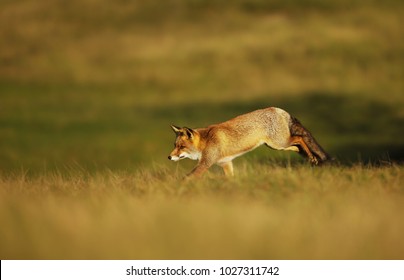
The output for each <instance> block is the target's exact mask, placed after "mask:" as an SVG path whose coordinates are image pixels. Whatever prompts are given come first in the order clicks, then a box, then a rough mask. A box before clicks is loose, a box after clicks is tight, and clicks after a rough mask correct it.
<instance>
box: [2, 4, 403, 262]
mask: <svg viewBox="0 0 404 280" xmlns="http://www.w3.org/2000/svg"><path fill="white" fill-rule="evenodd" d="M163 2H164V3H163ZM163 2H162V1H152V0H151V1H136V3H135V2H133V1H123V0H122V1H114V2H113V3H112V2H111V1H97V3H95V2H94V1H91V0H85V1H76V0H72V1H62V2H60V1H41V2H38V1H37V2H35V1H29V0H19V1H2V2H1V3H0V41H1V42H6V43H4V44H0V184H1V186H0V228H1V229H0V245H1V246H0V257H1V258H2V259H8V258H16V259H21V258H39V259H41V258H51V259H52V258H62V259H64V258H118V259H120V258H151V259H158V258H231V259H232V258H285V259H292V258H308V259H311V258H331V259H335V258H354V259H357V258H364V259H377V258H382V259H389V258H402V257H403V253H402V252H403V251H404V250H403V243H402V241H401V240H400V238H399V236H400V233H401V232H402V231H403V223H402V222H401V221H400V219H399V218H400V215H399V213H401V212H402V210H403V209H402V206H401V205H403V203H402V202H403V201H402V200H403V189H402V187H401V185H402V181H403V165H402V163H403V159H404V146H403V141H402V138H403V137H402V127H403V125H404V110H403V108H404V98H403V96H404V95H403V91H404V84H403V79H402V77H403V74H404V68H403V65H404V63H403V62H404V61H403V58H404V55H403V54H404V39H403V36H402V27H401V26H402V24H401V22H402V14H403V9H404V4H403V3H402V1H395V0H388V1H369V0H368V1H365V0H356V1H347V0H342V1H319V0H304V1H289V0H288V1H285V0H282V1H281V0H270V1H266V0H265V1H264V0H253V1H245V0H235V1H231V2H228V3H227V2H225V1H218V0H206V1H195V0H193V1H184V0H167V1H163ZM267 106H278V107H281V108H283V109H285V110H287V111H288V112H290V113H291V114H292V115H294V116H296V117H297V118H298V119H299V120H300V121H301V122H302V123H303V124H304V125H305V126H306V127H307V128H308V129H309V130H310V131H311V132H312V133H313V135H314V136H315V137H316V139H317V140H318V141H319V142H320V144H321V145H322V146H323V147H324V148H325V149H326V151H327V152H329V153H330V154H331V155H332V156H334V157H336V158H337V159H338V162H339V164H338V165H336V166H327V167H322V168H319V169H315V168H311V167H309V166H307V165H306V163H304V162H303V160H302V159H301V158H299V157H298V156H296V155H293V154H292V153H286V152H283V153H282V152H274V151H271V150H269V149H266V148H260V149H257V150H256V151H254V152H252V153H249V154H247V155H245V156H243V158H242V159H237V160H236V162H235V169H236V170H237V171H238V176H237V177H236V178H234V179H224V178H222V176H221V175H220V173H219V171H218V169H215V168H213V170H212V172H211V173H210V174H209V175H207V176H206V178H204V179H203V180H202V181H198V182H194V183H192V184H188V185H187V184H185V185H184V184H180V183H179V182H178V178H180V177H181V175H182V174H185V173H186V172H188V171H189V170H190V169H191V168H192V167H193V164H194V163H191V162H188V161H182V162H181V163H179V164H178V165H176V164H173V163H171V162H168V161H167V159H166V158H167V155H168V154H169V152H170V150H171V149H172V143H173V141H174V135H173V133H172V132H171V130H170V127H169V125H170V124H176V125H181V126H183V125H184V126H185V125H186V126H189V127H202V126H206V125H209V124H212V123H217V122H221V121H224V120H227V119H229V118H232V117H234V116H236V115H239V114H242V113H245V112H248V111H251V110H254V109H257V108H262V107H267Z"/></svg>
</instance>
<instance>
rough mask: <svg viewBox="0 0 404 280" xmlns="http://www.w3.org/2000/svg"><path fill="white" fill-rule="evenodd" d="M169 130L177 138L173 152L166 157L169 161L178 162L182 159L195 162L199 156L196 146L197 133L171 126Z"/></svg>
mask: <svg viewBox="0 0 404 280" xmlns="http://www.w3.org/2000/svg"><path fill="white" fill-rule="evenodd" d="M171 128H172V129H173V131H174V132H175V135H176V136H177V137H176V138H175V143H174V150H173V151H172V152H171V154H170V155H169V156H168V159H169V160H173V161H179V160H181V159H184V158H189V159H193V160H197V159H199V158H200V156H201V152H200V151H199V150H198V148H197V146H196V144H197V143H198V142H199V133H198V132H197V131H195V130H193V129H191V128H188V127H183V128H181V127H178V126H175V125H172V126H171Z"/></svg>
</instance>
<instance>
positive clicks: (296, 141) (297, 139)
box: [290, 136, 319, 165]
mask: <svg viewBox="0 0 404 280" xmlns="http://www.w3.org/2000/svg"><path fill="white" fill-rule="evenodd" d="M290 145H291V146H299V147H300V148H301V149H302V150H303V151H304V152H305V154H306V155H307V156H308V157H309V160H310V162H311V163H312V164H314V165H318V163H319V161H318V159H317V157H316V156H314V155H313V153H312V152H311V150H310V148H309V147H308V146H307V144H306V142H305V141H304V139H303V137H302V136H292V137H290ZM299 152H300V149H299Z"/></svg>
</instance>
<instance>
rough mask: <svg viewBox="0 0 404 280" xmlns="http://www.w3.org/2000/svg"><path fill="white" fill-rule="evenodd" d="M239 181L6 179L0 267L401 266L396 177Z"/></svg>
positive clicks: (251, 176) (391, 169) (244, 168)
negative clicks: (236, 262)
mask: <svg viewBox="0 0 404 280" xmlns="http://www.w3.org/2000/svg"><path fill="white" fill-rule="evenodd" d="M238 170H239V175H238V176H237V177H236V178H233V179H225V180H224V178H223V177H222V175H220V174H216V173H215V172H213V173H211V174H210V175H209V176H207V178H205V179H204V180H202V181H198V182H196V183H189V184H180V183H178V181H177V178H176V176H175V175H173V174H172V173H171V172H168V171H167V170H164V168H155V169H154V170H153V169H152V170H150V169H147V170H139V171H136V172H121V173H116V172H108V171H105V172H99V173H96V174H88V173H86V172H84V171H82V170H81V171H80V170H70V171H69V172H63V173H51V174H46V175H42V176H38V177H36V178H27V177H25V176H24V174H21V173H20V174H15V175H12V176H8V177H4V176H3V177H2V179H1V182H0V184H1V204H0V205H1V207H0V208H1V211H0V213H1V214H0V222H1V224H2V225H7V227H6V228H4V227H3V228H2V230H1V231H0V237H1V238H0V240H1V241H0V244H1V252H0V255H1V258H2V259H5V258H11V259H15V258H16V259H21V258H23V259H24V258H28V259H43V258H45V259H48V258H50V259H65V258H68V259H70V258H74V259H396V258H399V259H401V258H402V257H403V256H404V255H403V254H404V243H403V240H402V238H401V235H402V234H401V233H402V232H403V230H404V223H403V221H402V219H401V216H400V215H398V213H401V212H402V211H403V205H404V203H403V202H404V189H403V186H402V181H403V176H404V172H403V171H404V170H403V168H402V167H401V166H386V167H378V168H376V167H372V166H353V167H350V168H348V167H340V166H333V167H324V168H320V169H317V168H311V167H308V166H306V165H297V166H284V167H282V166H279V165H275V164H274V165H272V164H270V165H263V164H261V165H257V164H248V163H241V164H240V166H238ZM182 171H183V170H181V172H180V173H182ZM330 182H332V183H330Z"/></svg>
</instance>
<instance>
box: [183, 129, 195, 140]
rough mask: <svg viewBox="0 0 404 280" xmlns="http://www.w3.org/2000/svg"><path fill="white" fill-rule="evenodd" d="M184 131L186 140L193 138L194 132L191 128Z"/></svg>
mask: <svg viewBox="0 0 404 280" xmlns="http://www.w3.org/2000/svg"><path fill="white" fill-rule="evenodd" d="M184 130H185V135H187V137H188V139H193V138H194V133H195V131H194V130H193V129H191V128H188V127H184Z"/></svg>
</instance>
